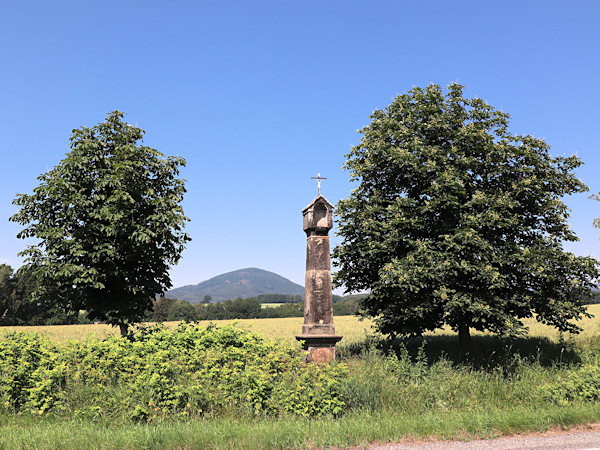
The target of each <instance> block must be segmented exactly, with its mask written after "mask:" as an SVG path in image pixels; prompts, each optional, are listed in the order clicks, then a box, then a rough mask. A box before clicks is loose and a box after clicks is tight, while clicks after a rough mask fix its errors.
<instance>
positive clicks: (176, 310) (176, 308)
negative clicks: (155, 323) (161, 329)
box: [169, 300, 198, 322]
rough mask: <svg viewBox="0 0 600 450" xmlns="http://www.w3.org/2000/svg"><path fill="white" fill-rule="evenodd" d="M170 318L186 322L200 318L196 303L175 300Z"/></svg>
mask: <svg viewBox="0 0 600 450" xmlns="http://www.w3.org/2000/svg"><path fill="white" fill-rule="evenodd" d="M169 320H185V321H186V322H193V321H194V320H198V314H197V313H196V308H194V305H192V304H190V303H189V302H186V301H185V300H175V301H174V302H173V304H172V305H171V310H170V311H169Z"/></svg>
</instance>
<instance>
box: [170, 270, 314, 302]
mask: <svg viewBox="0 0 600 450" xmlns="http://www.w3.org/2000/svg"><path fill="white" fill-rule="evenodd" d="M261 294H292V295H302V296H304V287H303V286H300V285H299V284H296V283H294V282H292V281H290V280H288V279H287V278H284V277H282V276H281V275H277V274H276V273H273V272H269V271H268V270H263V269H257V268H255V267H250V268H247V269H239V270H234V271H233V272H228V273H224V274H222V275H217V276H216V277H213V278H211V279H209V280H206V281H202V282H201V283H198V284H194V285H187V286H182V287H178V288H175V289H171V290H170V291H167V292H166V293H165V296H166V297H170V298H177V299H180V300H186V301H188V302H190V303H200V302H201V301H202V300H203V299H204V297H205V296H206V295H210V296H211V297H212V301H213V302H220V301H223V300H228V299H234V298H238V297H242V298H246V297H256V296H257V295H261Z"/></svg>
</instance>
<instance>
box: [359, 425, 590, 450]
mask: <svg viewBox="0 0 600 450" xmlns="http://www.w3.org/2000/svg"><path fill="white" fill-rule="evenodd" d="M369 449H370V450H396V449H398V450H400V449H418V450H429V449H432V450H433V449H436V450H437V449H461V450H464V449H586V450H591V449H596V450H600V426H598V425H595V426H593V430H587V431H582V430H576V431H551V432H547V433H543V434H539V433H538V434H530V435H523V436H511V437H502V438H496V439H485V440H476V441H436V442H415V443H398V444H383V445H374V446H371V447H369Z"/></svg>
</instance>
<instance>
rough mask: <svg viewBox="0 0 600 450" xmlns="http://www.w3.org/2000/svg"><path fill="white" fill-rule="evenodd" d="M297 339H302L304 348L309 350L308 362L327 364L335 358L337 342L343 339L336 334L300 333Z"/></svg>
mask: <svg viewBox="0 0 600 450" xmlns="http://www.w3.org/2000/svg"><path fill="white" fill-rule="evenodd" d="M296 339H297V340H299V341H302V348H304V350H308V356H307V357H306V361H307V362H316V363H318V364H327V363H328V362H330V361H333V360H334V359H335V344H336V343H337V342H339V341H341V340H342V336H339V335H336V334H299V335H297V336H296Z"/></svg>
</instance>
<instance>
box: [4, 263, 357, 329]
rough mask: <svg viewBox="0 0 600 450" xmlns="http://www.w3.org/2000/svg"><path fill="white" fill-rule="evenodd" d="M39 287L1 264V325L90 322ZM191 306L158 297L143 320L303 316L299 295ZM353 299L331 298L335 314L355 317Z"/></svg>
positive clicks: (25, 272)
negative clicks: (46, 297)
mask: <svg viewBox="0 0 600 450" xmlns="http://www.w3.org/2000/svg"><path fill="white" fill-rule="evenodd" d="M37 284H38V280H37V277H36V274H35V272H34V271H33V270H31V269H29V268H25V267H22V268H20V269H19V270H17V271H14V270H13V269H12V267H10V266H9V265H7V264H0V326H8V325H71V324H77V323H79V324H85V323H91V321H90V320H89V319H88V318H87V315H86V313H85V311H67V310H65V309H64V308H61V307H60V306H58V305H57V303H58V302H42V301H38V300H35V299H34V298H33V292H34V291H35V289H36V287H37ZM206 301H207V303H199V304H194V305H193V304H190V303H189V302H187V301H185V300H177V299H172V298H159V299H157V300H155V301H154V302H153V307H152V309H151V310H150V311H148V312H147V313H146V316H145V317H144V320H146V321H149V322H150V321H152V322H165V321H180V320H185V321H188V322H193V321H197V320H223V319H262V318H278V317H302V315H303V314H304V306H303V305H304V304H303V299H302V297H301V296H300V295H285V294H264V295H259V296H257V297H250V298H237V299H235V300H226V301H224V302H220V303H208V302H209V301H210V297H209V298H207V299H206ZM263 303H266V304H272V303H281V305H279V306H270V307H268V308H263V307H261V304H263ZM358 309H359V303H358V301H357V300H356V299H353V298H351V297H348V299H346V298H343V297H339V296H334V304H333V311H334V314H335V315H338V316H340V315H350V314H356V313H357V312H358Z"/></svg>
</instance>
